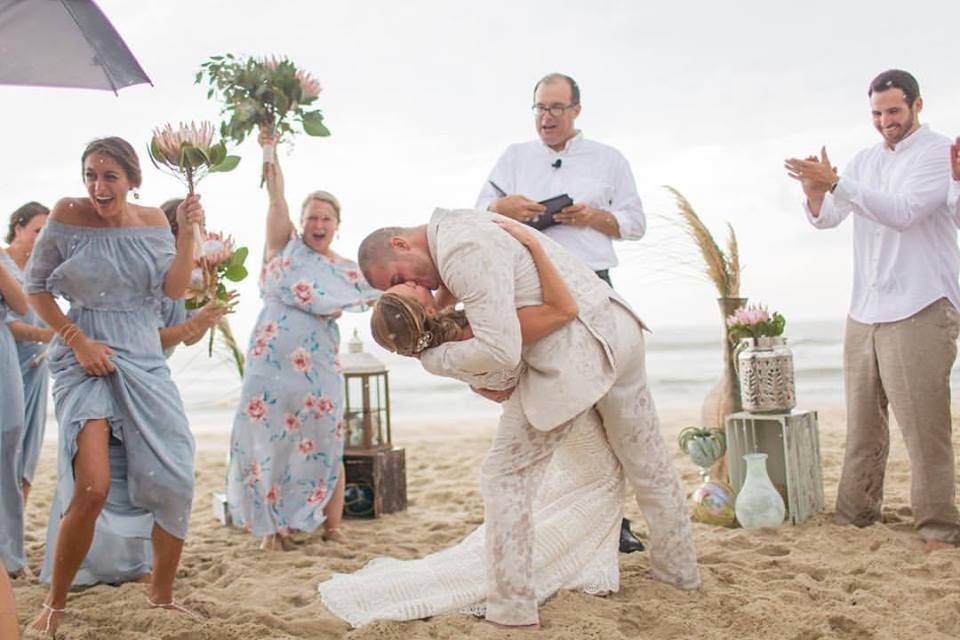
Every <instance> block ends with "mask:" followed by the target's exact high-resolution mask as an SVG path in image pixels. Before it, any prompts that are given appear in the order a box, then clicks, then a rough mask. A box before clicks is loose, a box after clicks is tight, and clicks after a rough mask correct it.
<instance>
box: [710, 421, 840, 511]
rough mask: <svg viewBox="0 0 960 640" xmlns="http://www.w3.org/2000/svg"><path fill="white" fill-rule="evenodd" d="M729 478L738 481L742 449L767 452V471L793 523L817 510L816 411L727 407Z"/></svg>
mask: <svg viewBox="0 0 960 640" xmlns="http://www.w3.org/2000/svg"><path fill="white" fill-rule="evenodd" d="M726 434H727V464H728V467H729V471H730V484H731V485H732V486H733V488H734V490H736V491H737V492H738V493H739V492H740V488H741V487H742V486H743V483H744V480H745V478H746V473H747V465H746V463H744V461H743V455H744V454H746V453H765V454H767V475H769V476H770V481H771V482H773V485H774V486H775V487H777V488H778V489H781V490H782V492H783V493H785V494H786V495H785V497H784V502H785V503H786V506H787V518H788V519H789V520H790V522H791V523H793V524H798V523H800V522H803V521H804V520H806V519H807V518H809V517H810V516H811V515H813V514H814V513H818V512H820V511H823V506H824V505H823V471H822V470H821V464H820V432H819V429H818V424H817V412H816V411H794V412H791V413H763V414H760V413H748V412H746V411H742V412H739V413H732V414H730V415H729V416H727V420H726Z"/></svg>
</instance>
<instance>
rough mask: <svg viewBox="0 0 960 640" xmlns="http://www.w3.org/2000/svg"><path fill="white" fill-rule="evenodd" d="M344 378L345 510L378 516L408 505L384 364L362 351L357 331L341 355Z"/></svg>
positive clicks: (405, 478)
mask: <svg viewBox="0 0 960 640" xmlns="http://www.w3.org/2000/svg"><path fill="white" fill-rule="evenodd" d="M340 366H341V367H342V368H343V378H344V386H345V391H344V411H343V424H344V438H345V441H344V451H343V463H344V466H345V468H346V474H347V486H346V491H345V505H344V513H345V514H346V515H349V516H356V517H373V518H376V517H378V516H380V515H381V514H383V513H393V512H396V511H402V510H404V509H406V508H407V475H406V459H405V455H404V450H403V449H399V448H395V447H394V446H393V442H392V434H391V432H390V383H389V378H388V376H387V373H388V372H387V367H386V366H385V365H384V364H383V363H382V362H380V361H379V360H377V359H376V358H375V357H374V356H373V355H371V354H369V353H366V352H365V351H364V350H363V342H362V341H361V340H360V337H359V336H358V335H357V332H356V330H354V332H353V337H352V338H350V341H349V342H348V343H347V353H344V354H341V355H340Z"/></svg>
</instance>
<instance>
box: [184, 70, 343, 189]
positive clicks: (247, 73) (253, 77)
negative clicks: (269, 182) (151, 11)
mask: <svg viewBox="0 0 960 640" xmlns="http://www.w3.org/2000/svg"><path fill="white" fill-rule="evenodd" d="M200 67H201V69H200V71H198V72H197V75H196V82H197V83H198V84H199V83H200V82H202V81H203V79H204V76H206V79H207V83H208V85H209V89H208V91H207V97H208V98H209V97H213V96H214V95H217V96H219V98H220V99H221V100H222V101H223V108H222V110H221V115H224V116H226V117H227V118H228V119H227V120H225V121H223V122H222V123H221V124H220V133H221V135H222V136H223V137H224V138H228V139H230V140H232V141H233V142H234V143H236V144H240V143H241V142H243V140H244V138H246V137H247V136H248V135H250V133H251V132H252V131H253V129H254V128H255V127H260V128H262V129H264V130H265V131H267V133H268V134H271V135H275V136H276V138H275V139H274V141H273V143H272V144H266V145H262V147H263V163H264V167H265V170H266V166H267V165H271V164H273V163H274V159H275V157H276V151H275V148H276V147H275V145H276V140H279V139H280V138H282V137H283V136H284V135H285V134H292V133H294V130H295V129H294V125H296V124H299V125H300V128H301V129H302V130H303V132H304V133H306V134H307V135H310V136H329V135H330V131H329V130H328V129H327V127H326V126H325V125H324V124H323V114H322V113H321V112H320V110H319V109H306V108H305V107H308V106H309V105H311V104H313V103H314V101H316V99H317V96H319V95H320V90H321V89H320V82H319V81H318V80H317V79H316V78H314V77H313V76H312V75H310V74H309V73H308V72H306V71H303V70H302V69H298V68H297V67H296V65H294V64H293V62H292V61H290V60H289V59H288V58H285V57H280V58H277V57H275V56H271V57H269V58H254V57H246V58H239V57H237V56H234V55H233V54H230V53H228V54H225V55H218V56H212V57H211V58H210V59H209V60H208V61H206V62H204V63H203V64H202V65H200ZM265 181H266V173H265V172H264V174H263V176H262V177H261V180H260V186H261V187H262V186H263V184H264V182H265Z"/></svg>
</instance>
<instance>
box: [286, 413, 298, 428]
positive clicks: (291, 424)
mask: <svg viewBox="0 0 960 640" xmlns="http://www.w3.org/2000/svg"><path fill="white" fill-rule="evenodd" d="M300 426H301V423H300V418H298V417H297V414H295V413H285V414H283V428H284V429H285V430H286V432H287V433H295V432H297V431H299V430H300Z"/></svg>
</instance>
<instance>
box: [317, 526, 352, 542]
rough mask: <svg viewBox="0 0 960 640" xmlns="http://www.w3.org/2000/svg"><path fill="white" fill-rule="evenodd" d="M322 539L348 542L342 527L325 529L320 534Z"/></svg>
mask: <svg viewBox="0 0 960 640" xmlns="http://www.w3.org/2000/svg"><path fill="white" fill-rule="evenodd" d="M320 539H321V540H323V541H324V542H336V543H337V544H346V543H347V536H345V535H343V531H341V530H340V528H339V527H338V528H336V529H324V530H323V533H322V534H320Z"/></svg>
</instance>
